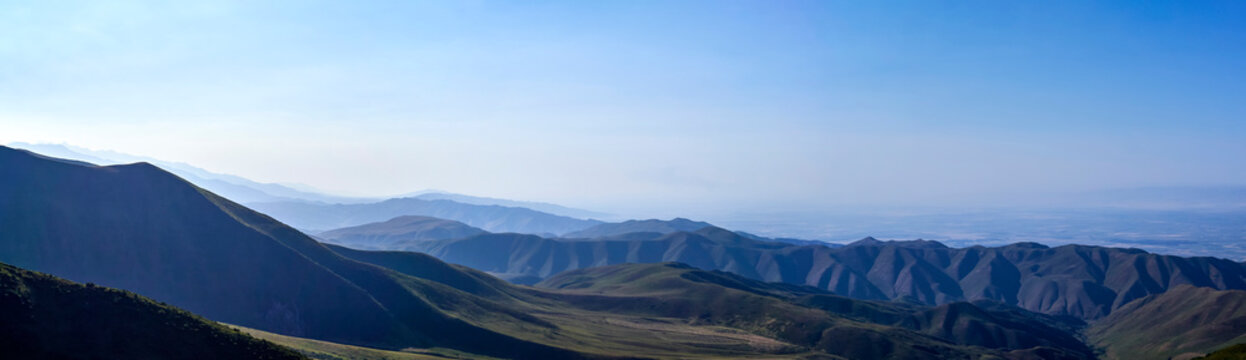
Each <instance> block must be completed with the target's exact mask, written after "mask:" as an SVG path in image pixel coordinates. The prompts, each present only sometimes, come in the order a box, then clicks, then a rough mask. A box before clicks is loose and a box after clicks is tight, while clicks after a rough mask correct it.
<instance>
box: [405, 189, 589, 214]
mask: <svg viewBox="0 0 1246 360" xmlns="http://www.w3.org/2000/svg"><path fill="white" fill-rule="evenodd" d="M404 197H413V198H416V199H420V200H450V201H453V202H457V203H463V204H471V205H498V206H506V207H521V208H528V209H532V210H536V211H540V212H544V213H550V214H554V215H559V216H566V217H572V218H577V219H604V218H610V217H613V215H611V214H607V213H603V212H597V211H589V210H583V209H575V208H569V207H566V206H562V205H556V204H550V203H543V202H535V201H515V200H506V199H497V198H488V197H480V196H471V195H463V194H455V193H449V192H444V191H422V192H418V193H413V194H409V195H406V196H398V198H404Z"/></svg>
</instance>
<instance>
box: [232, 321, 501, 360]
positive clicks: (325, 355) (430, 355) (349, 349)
mask: <svg viewBox="0 0 1246 360" xmlns="http://www.w3.org/2000/svg"><path fill="white" fill-rule="evenodd" d="M231 327H233V328H235V329H238V330H240V331H242V332H243V333H246V334H247V335H251V336H253V337H256V338H259V339H263V340H266V341H270V342H272V343H275V344H278V345H281V346H285V347H287V348H290V349H294V350H295V351H298V352H299V353H301V354H303V355H305V356H307V357H310V358H312V359H322V360H351V359H369V360H443V359H482V360H485V359H494V358H491V357H487V356H483V355H476V354H467V353H462V352H458V351H454V350H451V349H414V348H411V349H403V350H402V351H391V350H382V349H374V348H368V347H362V346H354V345H346V344H338V343H333V342H328V341H321V340H314V339H307V338H300V337H294V336H287V335H281V334H275V333H270V332H267V331H263V330H256V329H251V328H246V327H241V326H231Z"/></svg>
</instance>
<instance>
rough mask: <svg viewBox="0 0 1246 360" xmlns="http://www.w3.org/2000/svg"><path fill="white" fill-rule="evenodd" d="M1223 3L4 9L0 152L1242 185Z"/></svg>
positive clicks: (1239, 126)
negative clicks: (77, 150) (30, 146)
mask: <svg viewBox="0 0 1246 360" xmlns="http://www.w3.org/2000/svg"><path fill="white" fill-rule="evenodd" d="M1243 19H1246V2H1242V1H1226V2H1204V1H1198V2H1193V1H1174V2H1140V1H1119V2H1111V1H1095V2H1092V1H1067V2H1066V1H1029V2H1007V1H983V2H966V1H946V2H944V1H938V2H925V1H903V2H885V1H815V2H796V1H752V2H745V1H705V2H701V1H618V2H609V1H551V2H528V1H525V2H492V1H444V2H431V1H395V2H366V3H365V2H360V1H333V2H315V1H291V2H280V1H239V2H205V3H203V4H190V2H151V3H148V2H125V1H109V2H99V1H83V2H72V1H3V2H0V143H8V142H12V141H24V142H52V143H69V144H73V145H78V146H83V147H88V148H93V149H110V150H116V151H121V152H126V153H133V154H139V155H146V156H151V157H156V158H160V159H166V160H173V161H182V162H187V163H190V164H194V165H197V166H199V167H203V168H206V169H209V170H212V171H217V172H223V173H230V174H236V175H241V176H244V177H248V178H252V179H254V180H259V181H266V182H297V183H303V184H308V185H312V186H315V187H317V188H321V189H325V190H327V191H331V192H335V193H342V194H353V195H388V194H397V193H406V192H411V191H416V190H420V189H426V188H435V189H442V190H448V191H454V192H460V193H467V194H473V195H481V196H494V197H504V198H512V199H522V200H542V201H550V202H557V203H562V204H566V205H571V206H579V207H587V208H593V209H600V210H606V211H639V212H646V213H648V214H658V215H666V214H669V213H673V212H681V211H695V210H698V209H699V210H705V209H719V210H721V209H735V208H771V209H781V208H796V207H803V206H815V205H816V206H837V205H843V204H941V203H960V202H988V203H989V202H999V203H1004V202H1008V201H1012V200H1014V199H1017V198H1024V197H1026V196H1029V194H1034V193H1044V192H1052V191H1076V190H1082V189H1098V188H1114V187H1132V186H1144V185H1200V184H1246V160H1244V159H1246V117H1244V116H1246V21H1243Z"/></svg>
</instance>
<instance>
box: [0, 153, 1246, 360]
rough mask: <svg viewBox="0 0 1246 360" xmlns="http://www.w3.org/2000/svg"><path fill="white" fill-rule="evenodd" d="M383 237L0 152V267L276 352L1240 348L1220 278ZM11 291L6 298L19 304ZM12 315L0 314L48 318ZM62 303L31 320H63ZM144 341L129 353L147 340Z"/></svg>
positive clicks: (809, 249) (1218, 274)
mask: <svg viewBox="0 0 1246 360" xmlns="http://www.w3.org/2000/svg"><path fill="white" fill-rule="evenodd" d="M439 201H441V200H439ZM391 219H392V218H391ZM386 220H390V219H386ZM637 223H645V222H644V221H641V222H633V223H631V224H630V225H628V226H607V227H602V228H610V227H615V228H620V229H633V228H635V227H632V225H635V224H637ZM671 223H695V222H691V221H683V220H681V219H676V220H674V221H671ZM648 224H651V225H658V226H670V224H663V223H661V222H648ZM374 225H376V224H374ZM389 225H390V226H391V229H390V231H389V232H385V231H381V232H377V233H374V234H373V235H377V236H379V237H374V238H364V239H361V240H360V241H363V242H364V243H382V244H384V243H386V242H390V241H405V240H403V239H402V236H416V237H425V238H426V239H425V240H419V241H410V242H409V243H402V246H407V245H410V246H414V247H421V248H423V249H424V250H425V251H427V252H428V254H422V253H417V252H408V251H366V250H356V249H350V248H346V247H341V246H335V245H328V244H322V243H320V242H317V241H316V240H315V239H314V238H312V237H309V236H307V235H304V234H303V233H301V232H299V231H297V230H295V229H293V228H291V227H289V226H287V225H285V224H283V223H281V222H279V221H277V220H275V219H273V218H270V217H268V216H266V215H264V214H261V213H258V212H255V211H253V210H251V209H249V208H247V207H245V206H243V205H240V204H238V203H235V202H232V201H230V200H228V199H225V198H222V197H220V196H217V195H215V194H214V193H212V192H210V191H208V190H205V189H202V188H199V187H196V186H194V185H192V184H191V183H189V182H187V181H185V180H183V179H181V178H179V177H177V176H175V175H173V174H170V173H168V172H166V171H164V170H161V169H160V168H157V167H155V166H153V165H150V164H145V163H137V164H127V165H114V166H96V165H92V164H89V163H83V162H78V161H71V160H64V159H56V158H49V157H46V156H42V155H38V154H34V153H30V152H26V151H21V150H14V149H10V148H5V147H0V229H3V231H0V262H5V263H8V264H12V265H14V266H17V267H20V268H24V269H29V270H35V271H40V272H45V273H48V274H51V275H55V276H59V277H64V278H66V279H68V280H71V281H78V282H88V283H92V285H89V286H87V287H86V288H87V289H91V288H93V287H94V286H95V285H93V284H99V285H102V286H107V287H115V288H120V289H124V290H128V291H134V292H136V293H138V294H140V295H142V296H146V297H150V298H151V299H153V301H161V302H165V303H168V305H171V306H177V307H179V308H182V309H186V310H188V311H191V312H193V313H196V314H199V315H202V316H204V317H205V318H207V319H210V320H213V321H221V322H226V323H230V324H237V325H241V326H245V327H248V328H254V329H258V330H263V331H267V332H271V333H276V334H281V335H286V336H297V337H303V338H309V339H317V340H321V341H331V342H336V343H343V344H351V345H356V346H367V347H373V348H379V349H387V350H394V351H401V350H403V349H419V348H433V347H435V348H447V349H454V350H456V351H462V352H465V353H464V354H467V355H465V356H468V357H474V356H476V355H475V354H479V355H483V356H494V357H506V358H531V359H582V358H722V357H746V358H759V357H761V358H805V359H822V358H830V359H838V358H853V359H856V358H867V359H873V358H879V359H982V358H1005V359H1091V358H1095V356H1096V351H1102V354H1103V355H1105V357H1108V358H1120V359H1124V358H1130V357H1131V356H1135V355H1136V356H1141V358H1159V357H1157V356H1160V355H1157V354H1161V353H1162V354H1170V353H1171V354H1177V355H1181V356H1184V355H1189V354H1198V353H1203V352H1208V351H1212V350H1215V349H1219V348H1223V347H1225V346H1227V345H1230V344H1231V343H1232V342H1235V341H1240V340H1241V339H1242V336H1243V334H1246V329H1243V328H1242V327H1241V326H1240V325H1241V321H1240V320H1239V319H1240V318H1241V312H1239V311H1238V309H1239V306H1240V305H1241V304H1243V300H1242V298H1241V296H1242V295H1241V294H1242V293H1246V292H1242V291H1238V290H1235V289H1242V288H1243V283H1244V281H1243V266H1246V265H1244V264H1242V263H1238V262H1233V261H1229V260H1223V259H1216V258H1183V257H1176V256H1166V255H1156V254H1150V253H1147V252H1145V251H1141V250H1137V249H1116V248H1103V247H1091V246H1076V245H1069V246H1060V247H1054V248H1052V247H1047V246H1043V245H1039V244H1032V243H1021V244H1013V245H1009V246H1002V247H969V248H951V247H947V246H945V245H943V244H941V243H939V242H934V241H879V240H875V239H863V240H861V241H858V242H856V243H853V244H849V245H847V246H843V247H838V248H833V247H830V246H825V245H817V244H814V245H802V244H795V243H790V242H780V241H771V240H768V239H765V238H760V237H755V236H749V235H748V234H742V233H739V232H733V231H729V230H725V229H722V228H718V227H715V226H712V225H709V226H705V227H700V228H699V229H696V230H694V231H687V230H685V229H683V228H678V227H676V226H671V229H670V230H676V231H673V232H667V233H661V232H656V231H655V232H626V231H630V230H618V231H614V232H603V234H607V235H604V236H600V237H595V238H576V239H557V238H547V237H541V236H535V235H524V234H513V233H511V234H505V233H504V234H497V233H478V234H475V235H469V236H467V237H463V238H458V237H457V236H458V234H450V233H438V234H432V233H429V232H424V233H418V234H414V235H412V234H411V233H409V232H407V230H408V229H411V228H415V229H420V228H421V227H423V228H424V229H425V230H439V229H444V228H447V227H453V228H459V229H460V230H464V231H469V232H475V231H484V229H480V228H476V229H473V228H471V227H470V226H467V225H463V224H460V223H454V222H451V221H447V220H439V219H429V218H418V217H408V218H398V219H394V220H393V221H392V222H390V223H389ZM695 225H699V224H695ZM378 226H379V225H378ZM370 228H372V226H369V227H368V228H362V229H355V231H354V234H356V235H357V234H366V231H371V230H370ZM586 228H588V227H586ZM602 228H598V229H599V230H600V229H602ZM638 229H642V230H644V229H655V228H654V227H647V226H646V227H639V228H638ZM658 230H659V231H665V230H663V229H658ZM388 235H401V236H400V237H399V238H390V237H386V236H388ZM443 237H444V239H443ZM324 239H325V240H326V241H328V240H329V239H327V238H324ZM338 239H341V238H340V237H339V238H338ZM439 258H440V259H439ZM443 260H447V261H448V262H447V261H443ZM672 261H674V262H672ZM454 263H456V264H454ZM465 265H466V266H465ZM4 269H8V268H0V270H4ZM477 269H480V270H486V271H490V272H494V273H499V274H519V275H525V276H529V277H530V278H531V279H528V280H525V282H529V283H534V284H535V286H534V287H529V286H521V285H514V284H511V283H508V282H506V281H503V280H502V279H499V278H497V277H494V276H491V275H490V274H488V273H485V272H481V271H479V270H477ZM9 271H12V272H16V273H20V272H21V271H23V270H18V269H16V268H14V269H12V270H9ZM23 274H24V273H23ZM3 278H4V277H0V279H3ZM23 281H25V280H23ZM54 281H60V280H54ZM10 283H12V282H11V281H10ZM62 283H63V282H62ZM12 287H13V288H15V289H19V290H18V291H17V292H10V293H16V294H19V296H18V297H17V299H22V297H21V296H23V295H21V294H24V293H23V291H25V290H20V289H24V288H27V287H29V286H27V285H17V286H12ZM106 292H107V293H109V294H124V293H122V292H119V291H114V290H106ZM113 298H115V299H123V298H137V297H134V296H122V297H113ZM6 299H8V298H6ZM26 299H27V300H19V301H18V305H13V304H9V305H6V306H0V311H6V310H5V309H21V306H24V305H21V304H23V303H29V301H34V302H36V303H44V301H45V300H44V299H50V298H49V297H45V296H42V295H41V296H39V297H28V298H26ZM30 299H33V300H30ZM46 301H47V303H52V301H53V300H46ZM118 301H119V300H118ZM112 302H113V303H116V301H112ZM87 303H90V302H89V301H88V302H87ZM148 303H150V302H148ZM73 304H82V302H81V301H79V300H73V301H71V303H69V304H66V305H63V306H54V307H51V308H43V309H41V310H39V311H47V312H50V313H49V314H47V315H40V316H41V318H44V316H52V317H55V316H62V317H65V318H74V316H75V315H72V314H74V313H73V312H72V308H73V306H72V305H73ZM105 308H107V307H105ZM147 309H148V310H151V309H153V308H151V307H147ZM109 311H111V310H109ZM145 311H147V310H145ZM154 311H155V312H157V313H160V312H161V311H162V310H160V308H155V310H154ZM168 311H174V310H165V312H168ZM133 316H140V315H133ZM181 319H183V320H177V321H189V320H184V319H185V317H182V318H181ZM192 323H193V322H192ZM207 324H208V325H213V326H219V325H214V324H211V323H207ZM195 326H199V325H195ZM149 328H150V329H147V330H148V331H147V332H143V333H136V334H134V335H133V336H134V337H135V338H136V339H147V338H146V337H150V336H157V335H158V334H153V333H154V332H158V331H159V329H160V328H159V327H158V326H155V325H152V326H150V327H149ZM204 329H209V328H204ZM217 329H219V328H217ZM58 331H59V330H58ZM75 331H82V332H83V333H82V334H81V335H75V336H79V337H81V338H82V339H91V338H92V337H93V336H105V335H106V334H105V333H102V332H101V331H102V330H93V329H92V328H82V329H77V330H75ZM204 331H209V332H207V333H208V334H211V333H212V332H211V331H214V330H204ZM1083 332H1084V334H1086V335H1087V336H1088V337H1087V338H1086V339H1085V340H1084V341H1083V339H1082V338H1081V334H1083ZM57 334H62V333H57ZM222 334H226V335H228V334H229V332H228V330H227V331H226V332H223V333H222ZM57 336H60V335H57ZM221 336H225V335H221ZM188 339H189V338H188ZM235 339H238V340H237V341H239V342H247V341H250V340H246V338H235ZM1138 339H1145V340H1142V341H1145V342H1138V341H1139V340H1138ZM151 341H155V340H151ZM231 341H232V340H231ZM137 343H138V342H136V343H135V344H137ZM172 344H176V343H172ZM1088 344H1090V345H1093V347H1091V346H1090V345H1088ZM248 346H249V345H248ZM257 346H258V345H257ZM1148 346H1154V347H1153V348H1148ZM252 349H254V348H252ZM99 351H104V352H108V351H110V350H108V349H104V350H99ZM256 351H259V350H256ZM1131 351H1132V352H1131ZM84 352H89V351H87V350H84ZM278 352H280V351H278ZM285 354H287V355H288V354H290V353H288V352H285Z"/></svg>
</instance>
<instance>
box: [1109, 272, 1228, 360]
mask: <svg viewBox="0 0 1246 360" xmlns="http://www.w3.org/2000/svg"><path fill="white" fill-rule="evenodd" d="M1087 334H1088V336H1089V337H1090V339H1091V341H1092V342H1093V343H1094V344H1095V345H1097V346H1100V347H1103V348H1104V350H1105V357H1106V358H1108V359H1167V358H1169V357H1191V356H1196V355H1201V354H1206V353H1208V352H1211V351H1214V350H1216V349H1219V348H1222V347H1225V346H1228V345H1231V344H1236V343H1241V342H1246V291H1241V290H1215V289H1211V288H1202V287H1193V286H1179V287H1176V288H1174V289H1172V290H1169V292H1167V293H1164V294H1160V295H1152V296H1148V297H1145V298H1142V299H1138V300H1135V301H1134V302H1131V303H1129V304H1127V305H1125V306H1124V307H1122V308H1121V309H1120V310H1119V311H1118V312H1116V313H1113V314H1112V315H1110V316H1108V317H1107V318H1104V319H1102V320H1100V321H1098V322H1096V323H1095V324H1094V325H1093V326H1092V327H1091V328H1090V329H1089V330H1088V331H1087Z"/></svg>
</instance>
